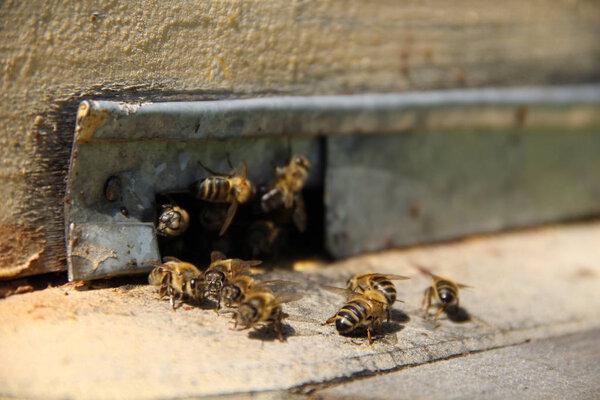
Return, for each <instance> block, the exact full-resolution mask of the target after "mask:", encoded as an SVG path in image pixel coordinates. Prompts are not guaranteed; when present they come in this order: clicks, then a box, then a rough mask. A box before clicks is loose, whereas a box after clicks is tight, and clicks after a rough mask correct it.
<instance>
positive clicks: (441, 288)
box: [435, 280, 458, 305]
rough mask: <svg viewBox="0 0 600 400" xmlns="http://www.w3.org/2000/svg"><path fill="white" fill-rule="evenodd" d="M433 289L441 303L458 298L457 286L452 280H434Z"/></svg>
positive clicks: (450, 302)
mask: <svg viewBox="0 0 600 400" xmlns="http://www.w3.org/2000/svg"><path fill="white" fill-rule="evenodd" d="M435 290H436V292H437V294H438V297H439V298H440V300H441V302H442V303H443V304H446V305H449V304H452V303H454V302H455V301H456V299H457V298H458V288H457V287H456V284H455V283H454V282H450V281H446V280H439V281H438V282H436V285H435Z"/></svg>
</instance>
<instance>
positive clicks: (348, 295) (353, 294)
mask: <svg viewBox="0 0 600 400" xmlns="http://www.w3.org/2000/svg"><path fill="white" fill-rule="evenodd" d="M321 287H322V288H323V289H325V290H327V291H329V292H332V293H335V294H339V295H340V296H344V297H346V300H351V299H354V298H356V297H361V296H362V294H361V293H358V292H355V291H354V290H350V289H346V288H339V287H335V286H328V285H323V286H321Z"/></svg>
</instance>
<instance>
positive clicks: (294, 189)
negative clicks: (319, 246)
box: [260, 155, 311, 232]
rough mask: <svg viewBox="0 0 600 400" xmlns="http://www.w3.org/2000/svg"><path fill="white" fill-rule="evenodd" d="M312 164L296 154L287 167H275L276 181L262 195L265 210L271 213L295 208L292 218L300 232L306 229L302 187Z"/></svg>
mask: <svg viewBox="0 0 600 400" xmlns="http://www.w3.org/2000/svg"><path fill="white" fill-rule="evenodd" d="M310 167H311V164H310V161H309V160H308V158H306V157H305V156H303V155H295V156H293V157H292V159H291V161H290V162H289V164H288V165H287V166H285V167H277V168H276V169H275V176H276V179H275V181H274V182H273V183H272V184H271V185H270V187H269V188H268V189H267V191H266V192H265V193H264V194H263V195H262V196H261V199H260V203H261V208H262V210H263V212H265V213H269V212H271V211H273V210H276V209H279V208H282V207H283V208H285V209H287V210H290V209H292V208H293V214H292V218H293V221H294V224H295V225H296V227H297V228H298V230H299V231H300V232H304V231H305V230H306V209H305V206H304V199H303V198H302V188H303V187H304V185H305V184H306V181H307V179H308V172H309V170H310Z"/></svg>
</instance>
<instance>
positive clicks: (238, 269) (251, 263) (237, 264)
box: [231, 258, 262, 275]
mask: <svg viewBox="0 0 600 400" xmlns="http://www.w3.org/2000/svg"><path fill="white" fill-rule="evenodd" d="M260 264H262V261H260V260H247V261H246V260H240V259H239V258H234V259H232V260H231V272H232V273H233V275H238V274H241V273H247V272H249V269H250V268H252V267H256V266H257V265H260Z"/></svg>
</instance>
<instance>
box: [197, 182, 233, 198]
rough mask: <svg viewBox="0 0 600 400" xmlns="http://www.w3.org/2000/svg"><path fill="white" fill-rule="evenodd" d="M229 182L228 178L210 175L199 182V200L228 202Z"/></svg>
mask: <svg viewBox="0 0 600 400" xmlns="http://www.w3.org/2000/svg"><path fill="white" fill-rule="evenodd" d="M230 193H231V183H230V182H229V180H227V179H224V178H221V177H218V176H210V177H208V178H206V179H204V180H203V181H202V182H200V185H199V188H198V197H199V198H200V199H201V200H206V201H211V202H214V203H221V202H228V201H229V200H230V197H231V195H230Z"/></svg>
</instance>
